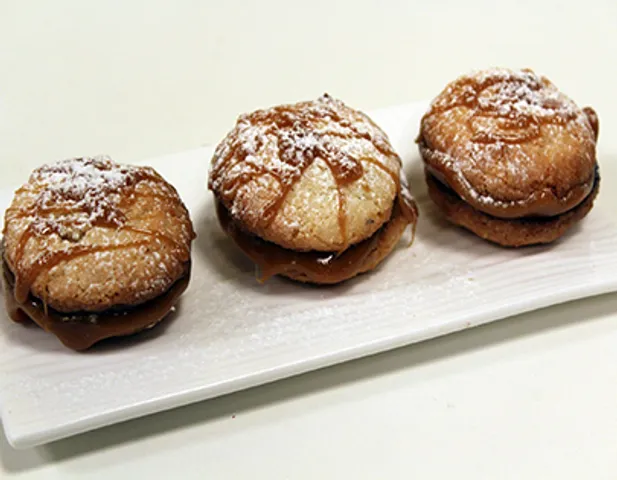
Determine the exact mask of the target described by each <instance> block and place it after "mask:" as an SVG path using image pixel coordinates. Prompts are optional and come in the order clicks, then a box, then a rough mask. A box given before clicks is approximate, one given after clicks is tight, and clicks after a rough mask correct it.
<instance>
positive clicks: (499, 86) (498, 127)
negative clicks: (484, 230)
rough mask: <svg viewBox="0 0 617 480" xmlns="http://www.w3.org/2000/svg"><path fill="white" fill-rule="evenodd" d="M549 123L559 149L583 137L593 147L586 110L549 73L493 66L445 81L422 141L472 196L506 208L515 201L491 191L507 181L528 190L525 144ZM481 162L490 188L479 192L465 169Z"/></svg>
mask: <svg viewBox="0 0 617 480" xmlns="http://www.w3.org/2000/svg"><path fill="white" fill-rule="evenodd" d="M544 128H550V129H551V130H550V131H551V134H550V135H551V138H559V140H556V141H559V143H560V147H559V148H561V149H574V148H580V145H581V144H584V145H585V144H586V145H588V148H589V150H590V151H593V149H594V147H593V144H594V143H595V142H594V134H593V131H592V127H591V124H590V122H589V120H588V118H587V116H586V114H585V113H584V112H583V111H582V110H581V109H580V108H579V107H578V106H577V105H576V104H575V103H574V102H573V101H572V100H571V99H569V98H568V97H567V96H565V95H564V94H562V93H561V92H560V91H559V90H558V89H557V88H556V87H555V86H554V85H553V84H552V83H551V82H550V81H549V80H547V79H546V78H544V77H541V76H538V75H536V74H535V73H534V72H532V71H531V70H527V69H525V70H509V69H504V68H495V69H489V70H482V71H474V72H471V73H470V74H468V75H464V76H461V77H459V78H458V79H457V80H455V81H454V82H452V83H451V84H449V85H448V86H447V87H446V88H445V90H444V91H443V92H442V93H441V94H440V95H439V96H438V97H437V98H436V99H435V100H434V101H433V102H432V104H431V106H430V108H429V110H428V112H427V113H426V114H425V116H424V117H423V119H422V132H423V137H422V138H421V139H420V144H421V148H423V149H424V150H427V149H428V150H433V152H432V153H433V157H432V158H433V159H434V160H435V161H437V162H438V163H441V164H442V165H443V166H444V167H446V168H447V169H448V170H449V171H452V172H453V173H454V174H455V175H456V177H457V178H458V183H459V184H460V185H463V186H464V188H465V190H466V191H467V193H468V195H469V197H470V198H473V199H474V200H475V201H476V202H478V203H480V204H485V205H491V206H503V207H504V208H505V207H507V206H508V205H510V204H512V203H516V202H515V201H501V200H498V199H495V198H493V197H492V196H491V195H490V193H489V192H490V191H492V190H501V189H503V187H504V185H506V186H507V187H506V188H509V189H511V190H512V191H514V190H519V192H520V195H521V197H523V196H524V195H525V193H524V192H523V190H524V188H525V187H521V186H524V185H526V182H527V181H528V170H529V168H531V167H533V165H534V161H533V159H532V158H530V157H529V155H528V149H529V147H528V144H530V143H531V142H533V141H534V140H535V139H537V138H539V137H540V135H541V134H542V131H543V129H544ZM454 132H455V133H454ZM579 132H582V133H579ZM427 139H430V142H429V143H428V144H427V143H426V142H427ZM548 148H550V147H548ZM484 169H486V170H490V171H491V172H492V174H491V175H487V176H486V177H485V178H484V183H485V187H486V188H487V191H486V192H478V191H476V190H474V189H473V188H472V186H471V183H470V182H469V181H468V179H467V177H466V175H467V174H468V173H469V172H471V171H483V170H484ZM491 182H492V183H494V188H493V187H491V185H490V184H491ZM520 201H521V202H524V201H527V200H526V199H525V198H521V200H520Z"/></svg>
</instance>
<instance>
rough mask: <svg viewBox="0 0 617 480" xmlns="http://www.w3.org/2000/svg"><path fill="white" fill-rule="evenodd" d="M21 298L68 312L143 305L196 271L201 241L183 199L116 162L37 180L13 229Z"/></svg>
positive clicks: (86, 162) (73, 166)
mask: <svg viewBox="0 0 617 480" xmlns="http://www.w3.org/2000/svg"><path fill="white" fill-rule="evenodd" d="M3 234H4V240H3V242H4V249H5V252H4V257H5V260H6V262H7V264H8V266H9V268H10V269H11V271H12V272H13V273H14V275H15V280H16V291H15V293H16V297H17V300H18V301H20V302H24V301H25V300H26V298H27V295H28V293H32V294H33V295H34V296H35V297H37V298H40V299H41V300H43V301H44V302H46V304H47V305H49V306H51V307H52V308H54V309H56V310H58V311H61V312H75V311H88V312H95V311H101V310H106V309H109V308H112V307H116V306H128V305H134V304H139V303H142V302H144V301H147V300H149V299H152V298H154V297H157V296H158V295H160V294H162V293H163V292H165V291H166V290H167V289H168V288H169V287H170V286H171V285H172V284H173V283H174V282H175V281H176V280H178V279H179V278H180V277H181V276H182V275H184V274H185V273H186V271H187V266H188V262H189V260H190V244H191V240H192V239H193V238H194V233H193V227H192V224H191V221H190V218H189V215H188V212H187V210H186V208H185V206H184V204H183V203H182V201H181V200H180V197H179V196H178V194H177V192H176V190H175V189H174V188H173V187H172V186H171V185H170V184H169V183H167V182H166V181H165V180H164V179H163V178H162V177H161V176H160V175H159V174H158V173H156V172H155V171H154V170H153V169H151V168H149V167H136V166H125V165H118V164H116V163H114V162H112V161H111V160H110V159H109V158H107V157H95V158H76V159H70V160H64V161H61V162H58V163H55V164H51V165H45V166H43V167H41V168H39V169H37V170H35V171H34V172H33V173H32V175H31V176H30V179H29V180H28V182H27V183H26V184H25V185H23V186H22V187H21V188H20V189H19V190H17V192H16V193H15V197H14V199H13V202H12V204H11V206H10V207H9V209H8V210H7V212H6V215H5V220H4V230H3Z"/></svg>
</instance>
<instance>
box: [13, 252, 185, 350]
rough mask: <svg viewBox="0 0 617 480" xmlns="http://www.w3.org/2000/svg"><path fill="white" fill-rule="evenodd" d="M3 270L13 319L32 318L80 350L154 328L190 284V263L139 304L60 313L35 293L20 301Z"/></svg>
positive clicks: (67, 345) (68, 345) (28, 319)
mask: <svg viewBox="0 0 617 480" xmlns="http://www.w3.org/2000/svg"><path fill="white" fill-rule="evenodd" d="M2 272H3V273H2V280H3V289H4V297H5V303H6V309H7V311H8V314H9V316H10V317H11V319H12V320H14V321H15V322H18V323H26V322H29V321H33V322H34V323H36V324H37V325H38V326H39V327H41V328H42V329H43V330H45V331H47V332H49V333H52V334H54V335H55V336H56V337H58V339H59V340H60V341H61V342H62V343H63V344H64V345H65V346H66V347H68V348H70V349H73V350H78V351H79V350H86V349H88V348H90V347H91V346H92V345H94V344H95V343H97V342H99V341H101V340H103V339H106V338H111V337H120V336H126V335H132V334H134V333H137V332H140V331H142V330H145V329H148V328H151V327H153V326H155V325H156V324H157V323H159V322H160V321H161V320H163V319H164V318H165V317H166V316H167V315H168V314H169V312H171V310H172V308H173V306H174V305H175V304H176V302H177V300H178V298H179V297H180V295H182V293H183V292H184V291H185V290H186V288H187V287H188V284H189V279H190V263H188V264H187V266H186V273H185V274H184V275H183V276H182V277H181V278H180V279H178V280H177V281H176V282H175V283H174V284H173V285H172V286H171V287H170V288H169V289H168V290H167V291H166V292H165V293H163V294H162V295H159V296H158V297H156V298H154V299H152V300H149V301H147V302H145V303H142V304H139V305H131V306H119V307H114V308H112V309H109V310H104V311H102V312H74V313H63V312H57V311H55V310H53V309H52V308H49V307H48V306H46V305H45V304H44V302H43V301H41V300H40V299H38V298H35V297H33V296H30V297H29V298H28V300H27V301H26V302H25V303H23V304H21V303H18V302H17V301H16V300H15V297H14V295H13V289H14V284H15V278H14V276H13V273H12V272H11V270H10V269H9V267H8V265H7V263H6V262H5V261H3V262H2Z"/></svg>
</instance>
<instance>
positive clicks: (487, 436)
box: [0, 0, 617, 479]
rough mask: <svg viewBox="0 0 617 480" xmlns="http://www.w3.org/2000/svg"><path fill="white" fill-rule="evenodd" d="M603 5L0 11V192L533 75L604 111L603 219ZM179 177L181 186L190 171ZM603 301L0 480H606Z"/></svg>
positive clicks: (26, 457) (611, 41)
mask: <svg viewBox="0 0 617 480" xmlns="http://www.w3.org/2000/svg"><path fill="white" fill-rule="evenodd" d="M616 51H617V2H615V1H614V0H605V1H599V0H598V1H587V2H563V1H560V2H557V1H556V2H548V1H543V2H542V1H538V2H534V1H521V2H513V1H512V2H507V3H505V2H502V3H500V2H495V1H489V0H486V1H478V0H474V1H471V0H469V1H466V2H458V1H446V0H438V1H432V2H416V1H393V0H391V1H383V0H382V1H361V2H359V1H351V0H346V1H333V0H329V1H321V0H315V1H312V2H292V1H283V0H280V1H275V0H261V1H259V2H240V1H228V2H223V1H216V2H215V1H212V0H210V1H199V2H198V1H188V0H184V1H179V0H177V1H172V0H169V1H167V2H163V1H142V2H140V1H135V0H133V1H120V0H116V1H105V2H100V1H98V2H94V1H79V0H74V1H68V0H62V1H55V2H48V1H44V0H40V1H32V0H23V1H17V0H12V1H9V0H2V1H0V188H2V187H7V186H13V185H17V184H18V183H21V182H22V181H24V180H25V179H26V177H27V175H28V173H29V171H30V170H31V169H32V168H34V167H36V166H38V165H39V164H41V163H43V162H46V161H52V160H56V159H61V158H64V157H69V156H75V155H88V154H95V153H109V154H111V155H112V156H113V157H114V158H115V159H117V160H119V161H126V162H131V161H137V160H142V159H145V158H148V157H151V156H155V155H160V154H165V153H172V152H176V151H181V150H185V149H189V148H192V147H195V146H199V145H203V144H206V143H212V142H216V141H218V140H219V139H220V138H221V136H222V135H224V133H225V132H226V131H227V130H228V129H229V128H230V127H231V126H232V124H233V121H234V119H235V117H236V116H237V114H238V113H240V112H242V111H247V110H251V109H254V108H256V107H259V106H267V105H271V104H275V103H281V102H287V101H295V100H299V99H307V98H313V97H316V96H318V95H319V94H321V93H323V92H325V91H327V92H329V93H331V94H333V95H336V96H339V97H341V98H342V99H344V100H345V101H346V102H347V103H349V104H351V105H352V106H355V107H358V108H361V109H366V110H368V109H372V108H377V107H382V106H387V105H391V104H396V103H403V102H408V101H412V100H417V99H424V98H430V97H432V96H434V95H435V94H437V93H438V91H439V90H440V89H441V88H442V87H443V86H444V85H445V83H447V82H448V81H449V80H451V79H453V78H454V77H456V76H457V75H458V74H460V73H462V72H464V71H466V70H469V69H471V68H479V67H485V66H491V65H503V66H511V67H523V66H529V67H532V68H535V69H536V70H537V71H539V72H541V73H544V74H546V75H547V76H549V78H551V79H552V80H553V81H554V82H555V83H556V84H557V85H558V86H559V87H560V88H561V89H562V90H563V91H565V92H566V93H567V94H569V95H570V96H571V97H573V98H574V99H575V100H576V101H577V102H578V103H579V104H581V105H587V104H589V105H593V106H594V107H595V108H596V110H597V111H598V113H599V115H600V131H601V134H600V147H599V158H600V162H601V165H602V172H603V190H602V195H601V198H600V204H601V205H600V208H604V209H605V210H606V211H611V210H612V206H613V205H614V204H615V201H617V193H616V192H615V191H614V187H613V185H615V181H617V168H616V167H615V166H614V164H615V162H616V161H617V138H616V137H615V136H614V135H613V132H616V131H617V95H616V94H615V87H614V84H615V78H617V64H616V63H615V52H616ZM187 174H189V175H190V172H187ZM615 405H617V296H615V295H608V296H603V297H599V298H595V299H590V300H585V301H581V302H576V303H572V304H567V305H563V306H559V307H555V308H551V309H547V310H542V311H539V312H535V313H533V314H529V315H524V316H521V317H517V318H512V319H508V320H505V321H502V322H498V323H496V324H493V325H490V326H486V327H482V328H478V329H473V330H470V331H466V332H464V333H460V334H456V335H452V336H449V337H446V338H442V339H438V340H434V341H430V342H425V343H423V344H420V345H415V346H412V347H408V348H404V349H400V350H397V351H395V352H391V353H387V354H383V355H379V356H376V357H373V358H368V359H364V360H360V361H356V362H352V363H349V364H346V365H342V366H339V367H335V368H330V369H327V370H325V371H320V372H315V373H312V374H309V375H304V376H302V377H297V378H294V379H291V380H286V381H282V382H278V383H276V384H273V385H269V386H264V387H260V388H256V389H253V390H250V391H246V392H241V393H238V394H234V395H231V396H228V397H224V398H220V399H216V400H213V401H209V402H203V403H200V404H197V405H193V406H190V407H186V408H182V409H178V410H175V411H171V412H167V413H163V414H158V415H155V416H152V417H148V418H144V419H140V420H136V421H132V422H129V423H126V424H123V425H117V426H114V427H110V428H106V429H103V430H100V431H97V432H92V433H89V434H85V435H81V436H79V437H75V438H72V439H68V440H64V441H60V442H57V443H55V444H52V445H48V446H44V447H40V448H36V449H32V450H27V451H14V450H12V449H11V447H9V446H8V445H7V444H6V441H5V440H4V438H3V437H1V436H0V476H2V478H32V479H34V478H45V479H53V478H66V477H69V476H84V475H87V476H88V478H106V479H107V478H125V477H126V478H142V477H148V478H170V476H171V475H172V474H177V475H178V478H191V477H195V478H206V477H207V478H255V477H259V478H412V477H413V478H490V479H495V478H526V479H529V478H541V479H546V478H560V479H563V478H607V479H608V478H611V479H613V478H615V477H616V476H617V408H615Z"/></svg>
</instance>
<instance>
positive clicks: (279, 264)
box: [216, 200, 417, 284]
mask: <svg viewBox="0 0 617 480" xmlns="http://www.w3.org/2000/svg"><path fill="white" fill-rule="evenodd" d="M216 208H217V214H218V218H219V222H220V224H221V226H222V227H223V230H225V231H226V232H227V233H228V234H229V235H230V236H231V238H233V240H234V241H235V243H236V244H237V245H238V247H240V249H241V250H242V251H243V252H244V253H245V254H246V255H247V256H248V257H249V258H250V259H251V260H252V261H253V262H254V263H255V264H257V265H258V267H259V269H260V274H259V280H260V281H265V280H267V279H268V278H270V277H272V276H273V275H285V276H292V277H293V278H298V277H302V278H304V279H306V280H308V281H311V282H315V283H324V284H326V283H327V284H333V283H339V282H342V281H344V280H347V279H349V278H351V277H354V276H355V275H357V274H359V273H362V272H365V271H367V270H369V269H370V268H372V262H371V259H370V256H371V254H372V253H373V252H375V250H377V249H378V248H379V246H380V243H381V242H382V241H383V240H384V239H385V238H386V237H387V236H388V235H389V234H390V232H395V231H402V230H404V228H405V227H406V226H407V225H409V224H411V225H412V235H413V234H414V233H415V226H416V218H417V211H416V210H415V204H413V208H412V207H410V206H409V204H407V203H405V202H404V201H403V200H399V201H396V202H395V204H394V206H393V208H392V214H391V216H390V219H389V220H388V221H387V222H386V223H385V224H384V225H383V226H382V227H381V228H380V229H379V230H378V231H377V232H375V233H374V234H373V235H372V236H371V237H369V238H367V239H366V240H363V241H362V242H359V243H356V244H355V245H352V246H351V247H349V248H347V249H346V250H344V251H343V252H318V251H309V252H298V251H294V250H289V249H286V248H283V247H280V246H278V245H276V244H274V243H271V242H267V241H265V240H263V239H261V238H259V237H257V236H255V235H252V234H249V233H247V232H245V231H244V230H243V229H242V228H241V227H240V226H239V225H238V224H237V223H236V222H235V221H234V220H233V219H232V218H231V216H230V214H229V211H228V210H227V209H226V208H225V207H224V206H223V204H222V203H221V202H218V201H217V202H216ZM406 209H408V210H406ZM401 226H402V227H403V228H400V227H401ZM399 229H400V230H399ZM412 241H413V240H412Z"/></svg>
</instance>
